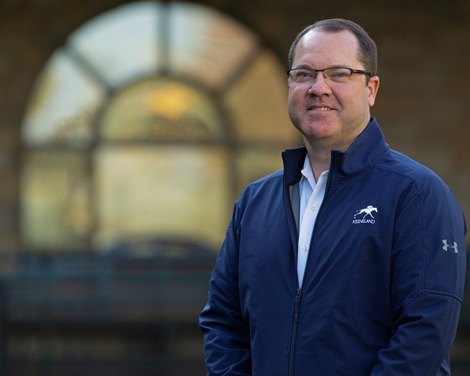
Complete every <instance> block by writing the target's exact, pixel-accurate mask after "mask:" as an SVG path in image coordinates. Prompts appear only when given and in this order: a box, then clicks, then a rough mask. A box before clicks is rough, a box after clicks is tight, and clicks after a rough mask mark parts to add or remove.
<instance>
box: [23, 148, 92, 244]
mask: <svg viewBox="0 0 470 376" xmlns="http://www.w3.org/2000/svg"><path fill="white" fill-rule="evenodd" d="M22 173H23V174H22V186H21V187H22V192H21V196H22V205H21V211H22V212H21V218H22V230H23V241H24V244H25V247H26V248H27V249H39V250H44V249H45V250H56V251H64V250H69V249H70V250H77V249H78V250H85V249H87V248H88V240H89V236H90V230H91V222H92V211H91V205H90V197H91V196H90V193H91V192H90V180H89V176H88V173H87V162H86V155H85V153H80V152H73V151H52V150H48V151H30V152H28V153H26V154H25V163H24V168H23V171H22Z"/></svg>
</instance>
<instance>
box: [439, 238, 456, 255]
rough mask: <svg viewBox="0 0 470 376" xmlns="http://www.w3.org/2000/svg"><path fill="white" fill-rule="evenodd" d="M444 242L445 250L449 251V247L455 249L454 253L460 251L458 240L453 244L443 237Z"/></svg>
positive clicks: (443, 247)
mask: <svg viewBox="0 0 470 376" xmlns="http://www.w3.org/2000/svg"><path fill="white" fill-rule="evenodd" d="M442 243H443V244H444V245H443V246H442V249H443V250H444V251H446V252H447V251H448V250H449V248H452V249H453V250H454V253H459V250H458V248H457V242H454V244H453V245H452V244H449V243H447V239H442Z"/></svg>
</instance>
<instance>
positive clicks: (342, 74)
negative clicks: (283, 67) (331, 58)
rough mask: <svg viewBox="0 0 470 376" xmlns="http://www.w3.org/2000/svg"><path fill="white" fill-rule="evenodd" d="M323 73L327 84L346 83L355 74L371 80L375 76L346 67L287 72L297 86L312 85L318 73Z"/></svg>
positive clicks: (303, 69) (299, 69)
mask: <svg viewBox="0 0 470 376" xmlns="http://www.w3.org/2000/svg"><path fill="white" fill-rule="evenodd" d="M318 72H323V77H324V78H325V80H326V81H327V82H332V83H339V84H341V83H345V82H348V81H349V79H350V77H351V76H352V75H353V74H365V75H366V76H368V77H369V78H370V77H372V76H373V74H372V73H371V72H368V71H365V70H360V69H351V68H345V67H331V68H325V69H309V68H293V69H289V70H288V71H287V76H288V77H289V79H290V80H291V81H292V82H294V83H296V84H312V83H313V82H314V81H315V79H316V78H317V73H318Z"/></svg>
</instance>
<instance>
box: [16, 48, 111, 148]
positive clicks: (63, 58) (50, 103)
mask: <svg viewBox="0 0 470 376" xmlns="http://www.w3.org/2000/svg"><path fill="white" fill-rule="evenodd" d="M103 98H104V92H103V90H102V88H101V87H100V86H99V85H98V84H97V83H96V82H95V81H93V80H92V79H91V77H90V76H88V75H87V74H86V72H84V71H83V70H82V69H81V68H80V67H79V66H78V65H77V64H76V62H75V61H74V60H73V59H72V58H71V57H70V56H69V55H68V54H67V52H66V51H64V50H59V51H57V52H56V53H55V54H54V55H53V56H52V57H51V59H50V60H49V62H48V64H47V65H46V67H45V68H44V70H43V72H42V73H41V75H40V77H39V79H38V81H37V83H36V86H35V90H34V91H33V93H32V95H31V98H30V100H29V104H28V108H27V111H26V116H25V119H24V124H23V128H22V131H23V140H24V141H25V142H26V143H27V144H29V145H41V144H49V145H50V144H67V145H81V146H87V145H89V144H90V143H91V141H92V139H93V134H92V128H91V124H92V122H93V118H94V117H95V115H96V112H97V110H98V108H99V106H100V105H101V104H102V101H103Z"/></svg>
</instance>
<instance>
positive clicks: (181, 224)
mask: <svg viewBox="0 0 470 376" xmlns="http://www.w3.org/2000/svg"><path fill="white" fill-rule="evenodd" d="M285 101H286V81H285V77H284V74H283V68H282V65H281V64H280V63H279V62H278V60H277V58H276V57H275V56H274V54H273V53H272V52H270V51H268V50H267V49H266V48H264V47H263V45H262V43H261V42H260V40H259V39H258V38H257V36H256V35H254V34H253V33H252V32H251V31H249V30H247V29H246V28H245V27H243V26H242V25H240V24H239V23H238V22H236V21H235V20H233V19H231V18H229V17H227V16H226V15H223V14H221V13H219V12H217V11H215V10H213V9H211V8H208V7H205V6H201V5H196V4H189V3H174V2H171V3H160V2H154V1H145V2H134V3H131V4H127V5H124V6H121V7H118V8H116V9H114V10H112V11H109V12H107V13H105V14H103V15H101V16H99V17H97V18H95V19H93V20H91V21H90V22H88V23H87V24H85V25H83V26H82V27H81V28H79V29H78V30H76V31H75V32H74V33H73V34H72V35H71V36H70V37H69V38H68V40H67V41H66V43H65V45H64V46H62V47H61V48H60V49H58V50H57V51H56V52H55V53H54V54H53V55H52V56H51V58H50V60H49V61H48V63H47V64H46V66H45V67H44V69H43V71H42V72H41V74H40V76H39V78H38V80H37V83H36V85H35V88H34V90H33V92H32V94H31V97H30V100H29V105H28V107H27V110H26V114H25V118H24V123H23V128H22V131H23V133H22V140H23V143H24V146H25V153H24V155H23V160H22V184H21V186H22V190H21V194H20V200H21V223H20V224H21V229H22V239H23V245H24V247H25V248H27V249H29V250H37V251H72V250H98V249H104V248H107V247H109V246H110V245H111V244H113V243H114V242H116V241H119V240H121V239H125V238H129V237H136V236H140V237H157V238H158V237H164V238H177V239H189V240H191V241H196V242H199V243H203V244H206V245H208V246H211V247H216V246H217V245H218V244H219V243H220V241H221V240H222V238H223V236H224V232H225V228H226V226H227V222H228V220H229V216H230V213H231V208H232V202H233V199H234V198H235V197H236V195H238V194H239V193H240V191H241V189H242V188H243V187H244V186H245V185H246V184H247V183H248V182H249V181H251V180H253V179H255V178H257V177H259V176H261V175H264V174H265V173H268V172H270V171H273V170H275V169H277V168H279V167H280V166H281V162H280V155H279V153H280V151H281V150H282V149H283V148H285V147H288V146H292V145H295V144H296V143H297V142H298V137H297V135H296V132H295V131H294V130H293V129H292V127H291V126H290V125H289V121H288V117H287V112H286V110H285Z"/></svg>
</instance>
